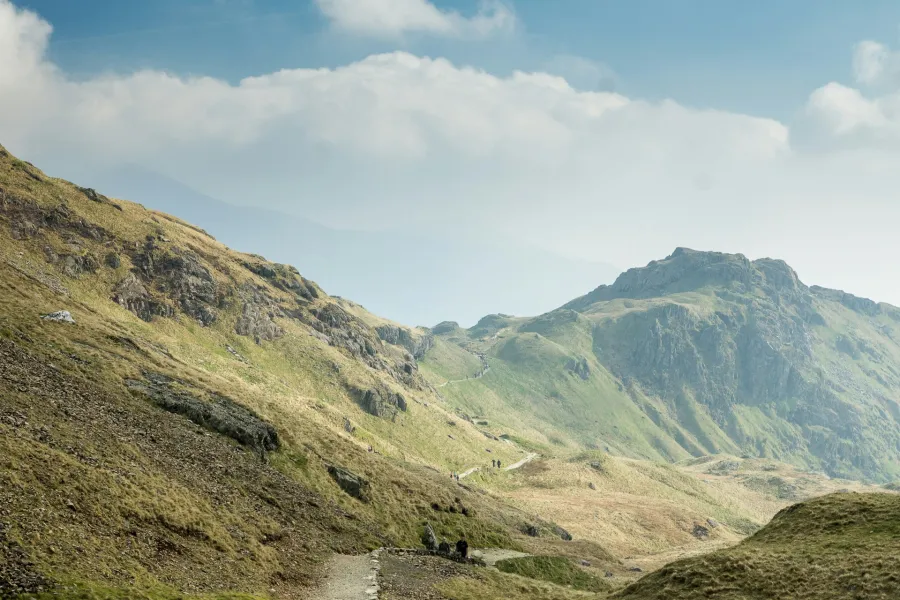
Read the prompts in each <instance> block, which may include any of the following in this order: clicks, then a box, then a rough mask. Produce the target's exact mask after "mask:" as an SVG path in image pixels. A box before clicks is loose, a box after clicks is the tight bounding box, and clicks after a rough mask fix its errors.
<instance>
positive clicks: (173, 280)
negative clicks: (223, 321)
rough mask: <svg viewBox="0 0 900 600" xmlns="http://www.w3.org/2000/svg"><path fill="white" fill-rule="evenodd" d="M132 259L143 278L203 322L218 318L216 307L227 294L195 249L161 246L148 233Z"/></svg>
mask: <svg viewBox="0 0 900 600" xmlns="http://www.w3.org/2000/svg"><path fill="white" fill-rule="evenodd" d="M131 260H132V262H133V263H134V265H135V268H136V269H137V273H138V275H139V276H140V277H141V279H142V280H143V281H144V282H145V283H146V284H152V285H154V286H155V287H156V289H158V290H159V291H160V292H162V293H163V294H165V295H166V296H167V297H168V298H170V299H172V301H174V302H175V303H176V304H177V305H178V307H179V308H181V310H182V311H183V312H184V313H185V314H187V315H188V316H190V317H192V318H194V319H196V320H197V321H199V322H200V323H201V324H202V325H210V324H212V323H214V322H215V321H216V318H217V314H216V308H219V307H220V306H221V305H222V304H223V303H224V294H222V293H220V291H219V288H218V284H217V283H216V281H215V279H214V278H213V276H212V274H211V273H210V271H209V269H207V268H206V267H205V266H204V265H203V263H202V262H201V260H200V257H199V256H197V255H196V254H195V253H193V252H191V251H188V250H183V249H180V248H172V249H164V248H160V247H158V246H157V245H156V240H155V238H153V237H148V238H147V240H146V241H145V243H144V244H143V246H142V247H141V248H139V249H138V250H137V251H135V252H134V253H133V254H132V257H131Z"/></svg>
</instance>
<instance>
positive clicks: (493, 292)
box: [87, 167, 617, 325]
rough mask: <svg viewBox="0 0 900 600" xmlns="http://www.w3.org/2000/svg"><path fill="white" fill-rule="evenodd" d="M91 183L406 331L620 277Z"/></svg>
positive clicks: (524, 251) (534, 256)
mask: <svg viewBox="0 0 900 600" xmlns="http://www.w3.org/2000/svg"><path fill="white" fill-rule="evenodd" d="M87 180H88V181H91V182H93V183H92V184H91V185H94V186H95V187H97V188H98V189H103V190H105V191H107V193H109V194H111V195H113V196H117V197H122V198H129V199H131V200H134V201H136V202H141V203H143V204H144V205H146V206H148V207H150V208H153V209H156V210H161V211H163V212H166V213H169V214H174V215H178V216H179V217H181V218H182V219H185V220H187V221H188V222H191V223H194V224H196V225H198V226H200V227H202V228H204V229H205V230H206V231H209V232H210V233H211V234H212V235H214V236H215V237H216V238H217V239H219V240H221V241H222V242H223V243H225V244H227V245H228V246H230V247H232V248H237V249H240V250H245V251H248V252H250V251H252V252H257V253H261V254H264V255H265V256H268V257H270V258H271V259H273V260H276V261H278V262H283V263H288V264H302V265H304V272H306V273H308V274H309V276H310V277H311V278H313V279H315V280H316V281H318V282H319V283H321V284H322V286H323V287H325V288H326V289H328V290H330V291H332V292H333V293H335V294H339V295H341V296H344V297H347V298H353V299H355V300H357V301H360V302H361V303H362V304H364V305H365V306H366V307H367V308H369V309H370V310H372V311H373V312H375V313H377V314H380V315H384V316H387V317H390V318H392V319H395V320H397V321H400V322H403V323H406V324H409V325H425V324H429V325H430V324H433V323H436V322H437V321H439V320H440V319H441V318H443V317H445V316H446V315H452V316H453V318H454V319H457V320H461V321H464V322H474V321H475V320H476V319H477V318H478V317H479V316H481V315H482V314H484V312H485V311H490V310H497V309H500V308H502V309H504V310H509V311H515V312H518V313H520V314H529V313H531V312H538V311H543V310H546V309H547V308H549V307H552V306H557V305H559V304H560V303H561V302H564V301H565V300H566V299H568V298H571V297H572V296H573V295H575V294H580V293H582V292H583V291H584V290H587V289H590V288H591V287H593V286H594V285H596V283H597V281H612V279H613V278H614V277H615V275H616V274H617V271H616V270H615V269H614V268H613V267H610V266H609V265H606V264H602V263H591V262H586V261H578V260H571V259H566V258H563V257H559V256H556V255H554V254H550V253H547V252H544V251H541V250H538V249H536V248H532V247H529V246H525V245H522V244H517V243H515V242H512V241H509V240H504V239H496V240H493V241H489V242H485V241H481V240H472V239H467V238H463V237H460V238H446V237H445V238H442V237H439V236H438V235H437V234H436V230H437V229H438V228H435V231H428V230H421V231H413V230H397V231H346V230H337V229H331V228H328V227H325V226H322V225H320V224H318V223H314V222H312V221H308V220H305V219H301V218H297V217H294V216H292V215H287V214H284V213H279V212H275V211H270V210H263V209H258V208H248V207H239V206H233V205H230V204H226V203H224V202H220V201H218V200H215V199H213V198H210V197H208V196H205V195H203V194H200V193H198V192H196V191H194V190H192V189H190V188H189V187H187V186H184V185H183V184H180V183H179V182H177V181H173V180H171V179H168V178H166V177H164V176H161V175H158V174H155V173H152V172H148V171H146V170H144V169H141V168H139V167H128V168H121V169H118V170H116V171H108V172H102V173H95V174H91V175H90V176H89V177H88V178H87ZM251 203H252V201H248V204H251ZM476 292H477V293H476Z"/></svg>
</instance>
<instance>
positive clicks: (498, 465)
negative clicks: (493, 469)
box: [497, 460, 500, 469]
mask: <svg viewBox="0 0 900 600" xmlns="http://www.w3.org/2000/svg"><path fill="white" fill-rule="evenodd" d="M497 468H498V469H499V468H500V461H499V460H498V461H497Z"/></svg>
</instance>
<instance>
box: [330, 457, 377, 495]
mask: <svg viewBox="0 0 900 600" xmlns="http://www.w3.org/2000/svg"><path fill="white" fill-rule="evenodd" d="M328 474H329V475H331V478H332V479H334V481H335V483H337V484H338V486H340V488H341V489H342V490H344V492H345V493H346V494H348V495H349V496H353V497H354V498H356V499H357V500H360V501H362V502H368V501H369V491H370V485H369V482H368V481H367V480H366V479H364V478H362V477H360V476H359V475H356V474H355V473H353V472H351V471H348V470H347V469H345V468H343V467H336V466H334V465H331V466H330V467H328Z"/></svg>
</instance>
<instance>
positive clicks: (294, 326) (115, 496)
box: [0, 148, 615, 600]
mask: <svg viewBox="0 0 900 600" xmlns="http://www.w3.org/2000/svg"><path fill="white" fill-rule="evenodd" d="M431 341H432V334H431V333H430V332H429V331H428V330H425V329H412V328H407V327H403V326H401V325H397V324H396V323H392V322H390V321H388V320H385V319H382V318H380V317H377V316H375V315H373V314H371V313H369V312H367V311H366V310H364V309H363V308H362V307H360V306H359V305H357V304H354V303H352V302H350V301H347V300H344V299H341V298H336V297H332V296H330V295H328V294H327V293H326V292H325V291H324V290H323V289H322V288H321V287H320V286H319V285H318V284H317V283H315V282H313V281H312V280H310V279H309V278H307V277H305V276H304V275H301V273H300V271H299V270H298V269H296V268H294V267H291V266H288V265H285V264H280V263H274V262H271V261H269V260H266V259H265V258H263V257H262V256H260V255H256V254H243V253H240V252H236V251H233V250H230V249H229V248H227V247H226V246H224V245H223V244H222V243H220V242H218V241H217V240H215V239H214V238H213V237H211V236H210V235H209V234H208V233H206V232H205V231H203V230H202V229H200V228H198V227H195V226H193V225H190V224H188V223H186V222H184V221H181V220H180V219H178V218H176V217H173V216H170V215H167V214H164V213H160V212H156V211H151V210H148V209H146V208H144V207H142V206H140V205H138V204H134V203H131V202H126V201H120V200H114V199H111V198H109V197H107V196H105V195H103V194H101V193H99V192H97V191H95V190H93V189H89V188H84V187H80V186H78V185H75V184H72V183H70V182H67V181H64V180H61V179H56V178H53V177H50V176H48V175H46V174H44V173H43V172H41V171H40V170H38V169H37V168H36V167H34V166H33V165H31V164H29V163H27V162H24V161H21V160H18V159H16V158H15V157H14V156H12V155H10V154H9V153H8V152H6V151H5V150H4V149H2V148H0V597H2V598H7V597H13V598H18V597H20V595H21V594H27V595H26V596H22V597H33V596H31V595H30V594H36V593H38V592H40V591H41V590H43V591H45V592H48V593H47V594H45V595H44V596H42V597H62V598H101V597H102V598H152V599H154V600H156V599H160V598H166V599H169V598H187V597H190V598H195V597H201V596H202V597H203V598H213V597H215V598H272V597H277V598H298V597H306V596H307V595H308V593H309V590H310V589H311V588H313V587H314V586H315V585H316V584H317V583H318V582H319V581H320V580H321V579H322V578H323V577H324V576H325V575H326V574H327V573H328V569H327V567H326V562H327V561H329V560H330V559H331V556H332V555H334V554H335V553H340V554H355V555H360V556H361V557H362V559H363V560H367V559H366V558H365V554H364V553H365V552H366V551H368V550H372V549H374V548H379V547H384V546H388V547H392V546H405V547H416V546H419V545H420V544H421V542H420V538H421V535H422V530H423V524H424V523H425V522H427V523H429V524H430V525H431V526H432V527H433V528H434V531H435V533H436V535H438V536H441V537H442V538H447V539H452V540H457V539H459V537H460V536H461V535H466V536H467V537H468V539H469V540H470V543H472V544H473V546H476V545H477V546H482V547H504V548H510V549H513V550H520V551H521V550H524V549H525V548H527V547H528V546H529V544H531V543H532V541H531V538H530V537H528V536H526V535H525V534H523V533H521V528H522V526H523V525H522V524H523V523H526V522H536V521H535V517H534V516H533V515H526V514H524V513H522V512H521V511H520V510H518V509H516V508H514V507H513V506H511V505H509V504H506V503H504V502H503V501H502V500H500V499H499V498H497V497H494V496H488V495H486V494H484V493H479V492H478V491H476V490H475V489H474V488H471V487H468V486H465V485H464V484H462V483H458V482H456V481H452V480H451V479H450V478H449V477H448V476H447V473H449V472H451V471H456V472H461V471H463V470H464V469H466V468H469V467H471V466H473V465H484V464H485V463H487V462H488V460H489V458H495V459H498V460H502V461H503V462H504V463H506V464H513V463H515V462H516V461H519V460H521V459H522V458H523V457H525V451H524V450H522V449H520V448H518V447H517V446H515V445H514V444H510V443H507V442H505V441H503V440H500V439H488V438H486V437H485V435H484V433H483V432H482V431H481V430H480V429H479V428H478V427H476V426H475V425H474V424H473V423H471V422H469V421H466V420H464V419H462V418H460V417H459V416H458V415H456V414H455V413H453V412H452V411H449V410H447V409H446V408H445V407H444V406H443V404H442V403H441V402H440V399H439V398H438V397H437V395H436V393H435V391H434V390H433V388H432V387H431V386H430V385H429V384H428V383H427V382H426V381H425V380H424V378H423V377H422V375H421V373H420V372H419V367H418V364H417V357H418V358H420V357H421V356H422V354H423V353H424V352H425V350H426V349H427V348H428V346H429V344H430V343H431ZM548 527H549V526H548ZM541 543H542V545H543V547H544V548H548V547H550V548H552V547H553V546H554V544H556V545H561V544H563V543H565V541H564V540H563V539H562V538H561V537H559V536H555V541H554V539H550V540H541ZM547 544H549V546H548V545H547ZM579 549H580V550H579V551H580V552H581V553H583V554H584V555H585V556H589V557H591V556H593V557H608V554H607V553H606V552H605V551H604V550H602V548H601V547H600V546H599V545H598V544H596V543H594V542H590V541H587V540H583V541H582V542H581V544H580V545H579ZM613 562H615V561H613ZM51 590H52V594H51V593H50V591H51ZM205 594H216V595H214V596H211V595H205ZM242 594H243V595H242Z"/></svg>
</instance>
